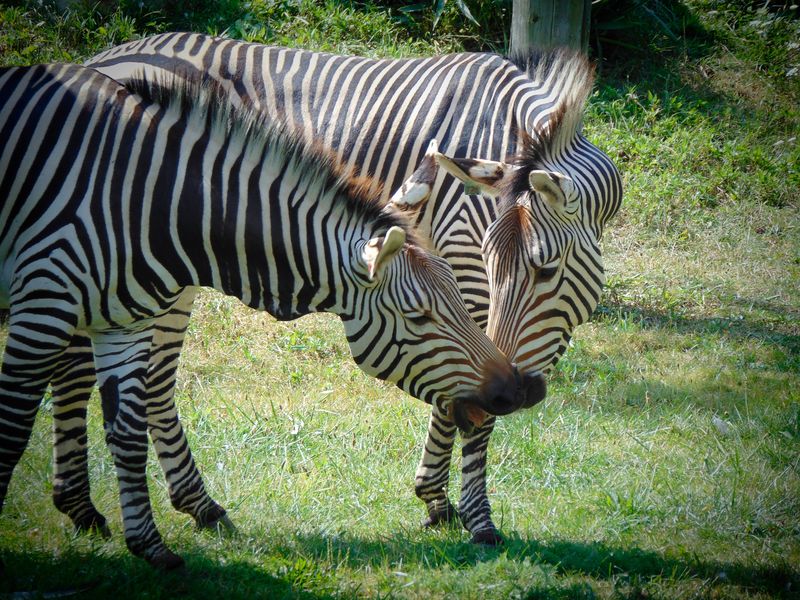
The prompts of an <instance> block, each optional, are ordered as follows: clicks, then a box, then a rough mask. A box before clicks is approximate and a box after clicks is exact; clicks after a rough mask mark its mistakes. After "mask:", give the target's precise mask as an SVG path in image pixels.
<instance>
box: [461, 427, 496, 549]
mask: <svg viewBox="0 0 800 600" xmlns="http://www.w3.org/2000/svg"><path fill="white" fill-rule="evenodd" d="M494 423H495V417H490V418H489V419H487V420H486V421H485V422H484V423H483V425H481V426H480V427H477V428H475V430H474V431H473V432H472V433H470V434H469V435H462V439H463V442H464V443H463V446H462V449H461V454H462V463H461V498H460V500H459V501H458V513H459V516H460V517H461V522H462V523H463V524H464V527H466V529H467V531H469V532H470V533H471V534H472V542H473V543H476V544H487V545H491V546H496V545H498V544H501V543H503V537H502V536H501V535H500V532H499V531H498V529H497V527H495V525H494V523H493V522H492V515H491V512H492V509H491V506H490V505H489V497H488V496H487V495H486V454H487V449H488V446H489V438H490V437H491V434H492V430H493V429H494Z"/></svg>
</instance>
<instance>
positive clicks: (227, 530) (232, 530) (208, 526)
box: [197, 513, 239, 536]
mask: <svg viewBox="0 0 800 600" xmlns="http://www.w3.org/2000/svg"><path fill="white" fill-rule="evenodd" d="M197 528H198V529H205V530H208V531H214V532H216V533H218V534H220V535H224V536H234V535H236V534H237V533H239V531H238V530H237V529H236V525H234V524H233V521H231V519H230V517H229V516H228V513H222V515H220V516H219V517H218V518H216V519H215V520H213V521H209V522H208V523H204V524H202V525H200V524H198V525H197Z"/></svg>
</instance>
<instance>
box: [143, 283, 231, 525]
mask: <svg viewBox="0 0 800 600" xmlns="http://www.w3.org/2000/svg"><path fill="white" fill-rule="evenodd" d="M195 296H196V290H195V289H194V288H187V289H186V290H184V291H183V293H182V294H181V296H180V298H179V299H178V301H177V302H176V303H175V305H174V306H173V307H172V309H171V310H170V312H169V313H167V314H166V315H164V316H162V317H159V318H158V320H157V321H156V323H155V326H154V331H153V344H152V347H151V353H150V368H149V371H148V386H147V387H148V394H149V397H148V402H147V423H148V426H149V431H150V437H151V439H152V440H153V446H154V447H155V449H156V455H157V456H158V461H159V463H160V465H161V468H162V470H163V471H164V477H165V478H166V481H167V488H168V489H169V497H170V501H171V502H172V505H173V506H174V507H175V509H176V510H179V511H181V512H183V513H186V514H188V515H190V516H191V517H192V518H194V520H195V522H196V523H197V526H198V527H200V528H208V529H216V528H218V527H221V528H222V529H224V530H226V531H227V532H229V533H233V532H235V531H236V528H235V527H234V525H233V523H232V522H231V520H230V519H229V518H228V516H227V514H226V512H225V509H224V508H222V506H220V505H219V504H217V503H216V502H215V501H214V499H213V498H212V497H211V496H210V495H209V494H208V492H207V491H206V487H205V484H204V483H203V478H202V476H201V475H200V471H199V470H198V469H197V465H196V464H195V462H194V458H193V457H192V451H191V449H190V448H189V443H188V441H187V439H186V434H185V432H184V430H183V427H182V426H181V422H180V419H179V417H178V411H177V408H176V406H175V381H176V379H177V371H178V362H179V358H180V352H181V348H182V347H183V340H184V338H185V336H186V328H187V326H188V324H189V317H190V316H191V313H192V306H193V304H194V299H195Z"/></svg>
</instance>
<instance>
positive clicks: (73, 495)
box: [51, 333, 111, 537]
mask: <svg viewBox="0 0 800 600" xmlns="http://www.w3.org/2000/svg"><path fill="white" fill-rule="evenodd" d="M95 381H96V376H95V371H94V358H93V356H92V343H91V339H90V338H89V337H88V336H87V335H86V334H84V333H76V334H75V336H74V337H73V338H72V341H71V342H70V345H69V348H68V349H67V350H66V352H64V354H63V355H62V357H61V360H60V361H59V364H58V367H57V368H56V372H55V374H54V375H53V379H52V382H51V385H52V393H53V438H54V440H53V441H54V444H53V455H54V460H53V463H54V472H55V473H54V477H53V504H55V506H56V508H57V509H58V510H59V511H61V512H62V513H64V514H65V515H67V516H68V517H69V518H70V519H71V520H72V523H73V524H74V525H75V529H76V530H77V531H86V532H98V533H100V535H102V536H103V537H109V536H110V535H111V532H110V531H109V529H108V525H107V524H106V518H105V517H104V516H103V515H102V514H100V512H99V511H98V510H97V508H95V506H94V504H93V503H92V499H91V497H90V493H89V492H90V486H89V465H88V453H87V447H86V441H87V436H86V409H87V406H88V403H89V398H90V396H91V394H92V389H93V388H94V384H95Z"/></svg>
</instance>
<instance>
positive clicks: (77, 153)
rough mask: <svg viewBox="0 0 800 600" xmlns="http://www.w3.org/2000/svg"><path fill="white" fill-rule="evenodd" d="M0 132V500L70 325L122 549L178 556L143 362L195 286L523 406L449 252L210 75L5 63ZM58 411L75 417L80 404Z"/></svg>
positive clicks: (432, 398) (371, 368)
mask: <svg viewBox="0 0 800 600" xmlns="http://www.w3.org/2000/svg"><path fill="white" fill-rule="evenodd" d="M0 134H1V135H2V136H3V139H4V140H6V143H5V144H4V145H3V146H1V147H0V308H3V309H9V317H8V336H7V341H6V346H5V350H4V353H3V358H2V369H1V370H0V509H2V505H3V503H4V501H5V497H6V495H7V492H8V487H9V482H10V479H11V475H12V472H13V469H14V467H15V466H16V464H17V463H18V461H19V458H20V456H21V455H22V453H23V451H24V449H25V446H26V445H27V442H28V439H29V436H30V433H31V428H32V425H33V420H34V418H35V415H36V412H37V410H38V406H39V404H40V402H41V399H42V396H43V393H44V391H45V388H46V387H47V385H48V383H49V382H50V381H53V380H57V379H58V378H59V377H61V380H60V382H61V383H62V385H63V384H65V380H64V379H63V371H59V369H61V368H62V367H63V363H62V362H61V360H60V359H61V358H62V357H63V356H64V354H65V352H67V349H68V348H69V347H70V344H71V342H72V339H73V336H74V335H75V334H76V333H77V332H81V333H83V334H84V335H88V336H89V337H90V338H91V347H92V354H93V359H94V368H95V370H96V376H97V380H98V383H99V387H100V397H101V408H102V412H103V421H104V429H105V434H106V442H107V444H108V446H109V448H110V450H111V452H112V455H113V457H114V462H115V466H116V469H117V475H118V481H119V488H120V503H121V506H122V516H123V523H124V529H125V540H126V544H127V546H128V548H129V549H130V551H131V552H132V553H133V554H135V555H137V556H141V557H143V558H144V559H146V560H147V561H148V562H149V563H150V564H152V565H153V566H156V567H162V568H174V567H177V566H180V565H181V564H182V559H181V558H180V557H179V556H178V555H177V554H175V553H173V552H172V551H171V550H169V549H168V548H167V546H166V545H165V544H164V542H163V540H162V538H161V535H160V533H159V532H158V530H157V528H156V526H155V523H154V521H153V515H152V509H151V506H150V501H149V496H148V492H147V485H146V475H145V465H146V456H147V431H146V430H147V423H148V421H149V420H151V419H152V417H153V415H151V411H150V406H148V389H149V388H150V387H151V386H153V385H158V383H159V382H158V381H155V380H154V379H153V378H152V377H149V373H148V368H149V364H150V361H151V359H152V358H153V355H154V354H157V352H153V350H152V348H153V343H154V340H153V338H154V334H153V329H154V322H156V321H157V320H158V319H159V318H160V317H162V316H164V315H169V314H170V311H172V310H173V308H174V305H175V304H176V303H177V302H179V301H180V300H181V296H182V294H183V293H184V292H185V291H186V290H187V289H188V290H189V291H190V292H191V291H193V290H195V289H196V288H197V287H198V286H208V287H213V288H215V289H217V290H220V291H223V292H224V293H226V294H229V295H233V296H235V297H237V298H239V299H240V300H241V301H242V302H243V303H244V304H245V305H247V306H250V307H252V308H255V309H259V310H266V311H267V312H269V313H270V314H272V315H273V316H275V317H276V318H278V319H281V320H291V319H295V318H298V317H300V316H303V315H305V314H308V313H311V312H321V311H324V312H331V313H334V314H337V315H338V316H339V317H340V318H341V320H342V323H343V325H344V329H345V334H346V337H347V340H348V344H349V347H350V350H351V353H352V355H353V358H354V360H355V361H356V363H357V364H358V366H359V367H360V368H361V369H362V370H364V371H365V372H366V373H368V374H369V375H372V376H375V377H377V378H379V379H383V380H386V381H390V382H393V383H395V384H396V385H397V386H398V387H400V388H401V389H403V390H404V391H406V392H407V393H409V394H411V395H413V396H415V397H417V398H420V399H422V400H424V401H426V402H430V403H434V404H438V405H440V406H442V407H443V410H450V411H455V412H458V411H459V410H461V411H466V412H474V411H477V410H483V411H487V412H489V413H493V414H503V413H505V412H508V411H511V410H515V409H516V408H518V407H519V405H520V404H521V403H522V399H521V398H520V397H521V394H520V392H519V389H518V388H519V385H520V377H519V374H518V373H517V372H516V369H515V368H514V367H513V366H512V365H511V364H510V363H509V362H508V360H507V359H506V358H505V356H504V355H503V354H502V353H501V352H499V350H498V349H497V348H496V347H495V346H494V345H493V344H492V343H491V341H490V340H489V339H488V338H487V337H486V335H485V334H484V333H483V331H482V330H481V329H480V328H479V327H478V326H477V324H475V323H474V322H473V321H472V320H471V319H470V317H469V314H468V313H467V310H466V307H465V305H464V304H463V301H462V300H461V297H460V295H459V292H458V288H457V285H456V282H455V278H454V276H453V272H452V269H451V268H450V266H449V265H448V263H447V262H446V261H444V260H443V259H441V258H439V257H436V256H434V255H432V254H431V253H430V252H428V251H426V250H425V249H424V248H422V247H421V246H419V245H418V244H417V243H415V241H414V238H413V236H409V235H408V234H407V226H406V225H405V222H404V220H403V218H402V217H401V216H398V215H396V214H394V209H393V208H392V207H386V206H383V205H382V204H380V203H379V202H377V201H376V200H375V198H374V196H373V195H372V194H371V193H370V192H369V190H368V189H367V186H365V185H364V184H363V183H361V182H358V181H357V180H353V179H351V178H348V177H346V176H345V175H344V174H343V172H342V171H341V169H340V168H338V167H337V165H336V163H335V161H334V160H333V159H332V158H331V157H330V156H328V155H325V154H324V153H322V152H321V151H320V150H319V149H314V148H309V147H308V146H307V145H306V144H304V143H303V141H302V140H301V139H300V138H299V137H297V136H295V135H292V134H291V133H290V132H287V131H286V128H285V127H284V126H282V125H281V124H280V123H274V122H272V121H270V120H269V118H268V117H266V115H264V114H263V113H258V112H256V111H253V110H250V109H248V108H246V107H238V108H237V107H233V105H232V104H231V102H230V101H229V100H228V98H227V94H226V93H225V92H224V91H223V90H222V88H221V87H220V86H219V85H218V84H216V83H214V82H206V83H202V82H198V81H192V80H187V81H185V82H184V83H181V84H177V85H176V84H174V82H173V83H172V84H170V83H169V82H167V83H162V84H159V82H158V81H152V80H151V81H148V80H147V79H145V78H143V79H139V80H133V81H130V82H128V84H127V85H126V86H123V85H122V84H120V83H118V82H116V81H114V80H112V79H110V78H108V77H106V76H105V75H102V74H100V73H98V72H97V71H95V70H93V69H89V68H86V67H82V66H78V65H59V64H54V65H37V66H33V67H21V68H19V67H18V68H7V69H2V70H0ZM67 370H69V369H67ZM60 391H61V392H65V391H66V392H67V393H68V391H69V390H64V389H63V388H62V389H61V390H60ZM454 407H455V408H454ZM60 418H61V419H62V420H63V421H64V422H67V423H68V422H70V421H72V420H77V421H78V426H79V427H85V423H84V422H82V421H81V419H83V418H84V417H83V415H81V414H79V413H76V414H71V413H69V412H63V413H61V414H60ZM62 425H63V423H62Z"/></svg>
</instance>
